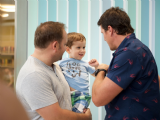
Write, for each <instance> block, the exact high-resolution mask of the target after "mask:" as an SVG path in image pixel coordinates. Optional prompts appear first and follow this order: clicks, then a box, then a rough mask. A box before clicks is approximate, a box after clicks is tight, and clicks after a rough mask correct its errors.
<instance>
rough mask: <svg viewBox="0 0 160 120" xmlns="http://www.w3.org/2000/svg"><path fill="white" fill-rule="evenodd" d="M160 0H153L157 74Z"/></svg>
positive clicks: (159, 42) (159, 67)
mask: <svg viewBox="0 0 160 120" xmlns="http://www.w3.org/2000/svg"><path fill="white" fill-rule="evenodd" d="M159 5H160V0H155V58H156V63H157V65H158V74H159V75H160V54H159V52H160V47H159V46H160V33H159V31H160V29H159V28H160V13H159V11H160V7H159Z"/></svg>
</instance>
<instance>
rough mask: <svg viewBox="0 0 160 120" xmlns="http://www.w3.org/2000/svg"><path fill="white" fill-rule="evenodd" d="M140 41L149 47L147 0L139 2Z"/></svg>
mask: <svg viewBox="0 0 160 120" xmlns="http://www.w3.org/2000/svg"><path fill="white" fill-rule="evenodd" d="M141 12H142V13H141V21H142V22H141V41H142V42H143V43H144V44H145V45H147V46H148V47H149V0H141Z"/></svg>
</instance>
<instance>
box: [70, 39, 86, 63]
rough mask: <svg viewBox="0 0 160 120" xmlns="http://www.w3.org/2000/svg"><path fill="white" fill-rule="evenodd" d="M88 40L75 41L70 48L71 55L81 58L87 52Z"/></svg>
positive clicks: (71, 56)
mask: <svg viewBox="0 0 160 120" xmlns="http://www.w3.org/2000/svg"><path fill="white" fill-rule="evenodd" d="M85 47H86V41H85V40H84V41H75V42H73V45H72V46H71V48H69V52H68V53H69V57H70V58H74V59H77V60H81V59H82V58H83V57H84V55H85V53H86V50H85Z"/></svg>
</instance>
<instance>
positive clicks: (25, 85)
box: [16, 56, 72, 120]
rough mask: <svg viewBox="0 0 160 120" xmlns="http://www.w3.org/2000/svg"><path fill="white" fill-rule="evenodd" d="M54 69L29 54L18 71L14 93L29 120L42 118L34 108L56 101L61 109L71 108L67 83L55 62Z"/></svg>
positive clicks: (40, 119)
mask: <svg viewBox="0 0 160 120" xmlns="http://www.w3.org/2000/svg"><path fill="white" fill-rule="evenodd" d="M54 71H55V72H54ZM54 71H53V68H52V67H50V66H48V65H46V64H44V63H43V62H42V61H40V60H38V59H36V58H34V57H32V56H30V57H29V58H28V60H27V61H26V62H25V64H24V65H23V67H22V68H21V70H20V72H19V75H18V78H17V82H16V93H17V96H18V98H19V99H20V101H21V102H22V104H23V105H24V107H25V110H26V111H27V113H28V115H29V116H30V118H31V120H43V118H42V117H41V116H40V115H39V114H38V113H37V112H36V110H37V109H40V108H43V107H46V106H49V105H52V104H54V103H56V102H58V103H59V105H60V107H61V108H62V109H68V110H71V109H72V106H71V97H70V89H69V85H68V83H67V81H66V80H65V78H64V75H63V73H62V71H61V69H60V67H59V66H58V65H56V64H54Z"/></svg>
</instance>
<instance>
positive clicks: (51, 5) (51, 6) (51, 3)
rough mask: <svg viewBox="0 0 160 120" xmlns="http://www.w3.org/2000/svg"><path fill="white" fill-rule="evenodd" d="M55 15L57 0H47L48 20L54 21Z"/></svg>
mask: <svg viewBox="0 0 160 120" xmlns="http://www.w3.org/2000/svg"><path fill="white" fill-rule="evenodd" d="M56 16H57V1H56V0H48V21H56V20H57V19H56Z"/></svg>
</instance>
